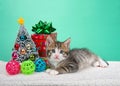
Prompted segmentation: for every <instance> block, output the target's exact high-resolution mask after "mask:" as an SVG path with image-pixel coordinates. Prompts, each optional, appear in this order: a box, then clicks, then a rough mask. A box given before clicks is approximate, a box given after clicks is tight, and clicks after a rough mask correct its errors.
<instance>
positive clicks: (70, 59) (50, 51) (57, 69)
mask: <svg viewBox="0 0 120 86" xmlns="http://www.w3.org/2000/svg"><path fill="white" fill-rule="evenodd" d="M46 46H47V58H48V64H49V66H50V69H47V70H46V72H47V73H49V74H52V75H57V74H65V73H73V72H77V71H78V70H82V69H83V68H86V67H89V66H99V67H107V66H108V63H107V62H106V61H104V60H102V59H101V58H99V57H98V56H97V55H95V54H94V53H92V52H91V51H89V50H88V49H86V48H81V49H72V50H70V49H69V47H70V38H68V39H67V40H66V41H64V42H59V41H53V39H52V38H51V37H50V36H48V37H47V41H46Z"/></svg>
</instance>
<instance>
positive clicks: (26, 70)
mask: <svg viewBox="0 0 120 86" xmlns="http://www.w3.org/2000/svg"><path fill="white" fill-rule="evenodd" d="M34 71H35V64H34V63H33V62H32V61H31V60H27V61H24V62H22V64H21V72H22V73H23V74H32V73H33V72H34Z"/></svg>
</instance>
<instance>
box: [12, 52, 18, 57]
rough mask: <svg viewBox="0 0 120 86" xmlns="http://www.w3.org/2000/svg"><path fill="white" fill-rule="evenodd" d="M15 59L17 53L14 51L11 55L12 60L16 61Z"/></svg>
mask: <svg viewBox="0 0 120 86" xmlns="http://www.w3.org/2000/svg"><path fill="white" fill-rule="evenodd" d="M16 58H18V53H17V52H15V51H14V52H13V53H12V59H16Z"/></svg>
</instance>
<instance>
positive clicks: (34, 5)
mask: <svg viewBox="0 0 120 86" xmlns="http://www.w3.org/2000/svg"><path fill="white" fill-rule="evenodd" d="M19 17H23V18H24V19H25V27H26V28H27V30H28V32H29V33H30V34H33V32H32V31H31V29H32V28H31V27H32V26H33V25H34V24H36V23H38V21H39V20H42V21H47V22H53V26H54V27H55V28H56V29H57V30H56V32H57V33H58V40H60V41H64V40H65V39H67V38H68V37H71V39H72V40H71V48H74V47H77V48H78V47H79V48H81V47H87V48H89V49H91V50H92V51H93V52H95V53H96V54H98V55H99V56H101V57H102V58H104V59H106V60H115V61H118V60H119V61H120V0H0V60H4V61H9V60H10V59H11V52H12V48H13V46H14V42H15V40H16V37H17V33H18V29H19V25H18V23H17V19H18V18H19Z"/></svg>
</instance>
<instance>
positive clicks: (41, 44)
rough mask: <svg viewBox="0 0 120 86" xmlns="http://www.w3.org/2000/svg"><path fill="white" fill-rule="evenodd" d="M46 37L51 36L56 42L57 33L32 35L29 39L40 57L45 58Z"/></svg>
mask: <svg viewBox="0 0 120 86" xmlns="http://www.w3.org/2000/svg"><path fill="white" fill-rule="evenodd" d="M47 36H51V37H52V39H53V40H54V41H56V36H57V33H51V34H32V35H31V38H32V40H33V41H34V43H35V45H36V48H37V49H38V53H39V56H40V57H46V56H47V52H46V38H47Z"/></svg>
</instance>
